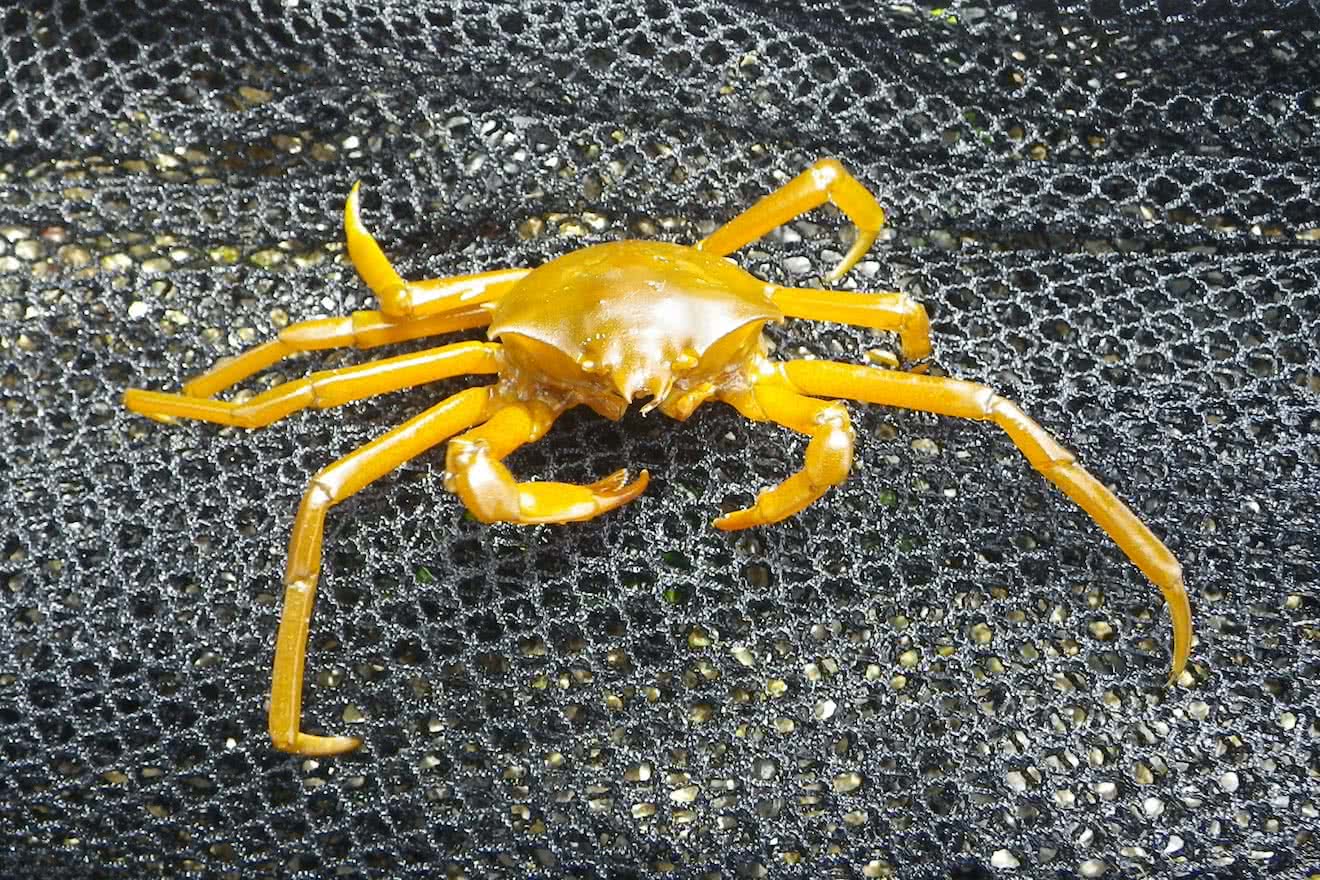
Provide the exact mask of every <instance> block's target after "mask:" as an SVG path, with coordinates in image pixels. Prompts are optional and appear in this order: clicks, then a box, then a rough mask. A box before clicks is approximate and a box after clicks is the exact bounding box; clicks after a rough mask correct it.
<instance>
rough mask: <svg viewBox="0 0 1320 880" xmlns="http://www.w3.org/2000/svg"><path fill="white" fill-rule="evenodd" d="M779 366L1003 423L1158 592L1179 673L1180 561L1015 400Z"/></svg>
mask: <svg viewBox="0 0 1320 880" xmlns="http://www.w3.org/2000/svg"><path fill="white" fill-rule="evenodd" d="M782 369H783V374H784V376H786V377H787V379H788V381H789V382H790V383H792V385H793V386H794V387H795V388H797V389H799V390H800V391H802V392H803V393H805V394H810V395H819V396H825V397H849V398H852V399H854V400H861V401H865V402H866V403H878V404H883V405H886V406H898V407H903V408H904V409H913V410H921V411H923V412H930V413H936V414H938V415H945V416H956V417H958V418H965V419H977V420H980V421H988V422H993V423H994V424H996V425H998V426H999V427H1000V428H1002V429H1003V431H1004V432H1005V433H1006V434H1008V436H1009V438H1010V439H1012V441H1013V443H1014V444H1015V445H1016V446H1017V447H1018V449H1020V450H1021V451H1022V454H1023V455H1025V456H1026V458H1027V461H1028V462H1030V463H1031V466H1032V467H1033V468H1035V469H1036V470H1038V471H1040V473H1041V474H1043V475H1044V476H1045V477H1046V478H1047V479H1048V480H1049V481H1050V482H1052V483H1054V485H1056V486H1058V487H1059V488H1060V489H1062V490H1063V492H1064V493H1065V494H1066V495H1067V496H1068V497H1069V498H1071V499H1072V500H1073V501H1074V502H1076V504H1077V505H1078V506H1079V507H1081V508H1082V510H1084V511H1086V512H1087V513H1088V514H1089V515H1090V516H1091V518H1092V519H1093V520H1095V522H1096V523H1097V524H1098V525H1099V526H1100V527H1101V528H1102V529H1104V530H1105V532H1107V533H1108V534H1109V537H1111V538H1112V539H1113V540H1114V543H1115V544H1117V545H1118V546H1119V548H1120V549H1122V551H1123V552H1124V553H1126V554H1127V557H1128V559H1130V560H1132V562H1133V564H1135V565H1136V566H1137V568H1139V569H1141V571H1142V572H1143V573H1144V574H1145V575H1146V577H1148V578H1149V579H1150V580H1151V582H1152V583H1154V584H1155V586H1157V587H1158V588H1159V589H1160V592H1161V593H1162V594H1163V595H1164V600H1165V602H1167V603H1168V605H1169V614H1170V616H1171V617H1172V618H1173V667H1172V671H1171V672H1170V676H1169V679H1170V681H1172V680H1174V679H1176V678H1177V677H1178V676H1179V675H1181V674H1182V671H1183V667H1184V666H1185V665H1186V663H1187V655H1188V652H1189V651H1190V649H1191V640H1192V611H1191V606H1190V604H1189V602H1188V599H1187V590H1186V588H1185V587H1184V585H1183V578H1182V566H1180V565H1179V564H1178V560H1177V559H1175V558H1174V556H1173V554H1172V553H1170V552H1169V548H1167V547H1165V546H1164V544H1163V542H1161V541H1160V539H1159V538H1157V537H1156V536H1155V534H1154V533H1153V532H1152V531H1151V530H1150V529H1149V528H1148V527H1147V526H1146V524H1145V523H1143V522H1142V521H1141V520H1140V519H1138V518H1137V516H1136V514H1134V513H1133V512H1132V511H1131V510H1129V509H1128V508H1127V506H1126V505H1125V504H1123V502H1122V501H1119V500H1118V498H1116V497H1114V493H1112V492H1110V491H1109V489H1107V488H1106V487H1105V486H1104V484H1103V483H1101V482H1100V481H1099V480H1097V479H1096V478H1095V477H1093V476H1091V474H1089V473H1087V471H1086V469H1085V468H1083V467H1082V466H1081V465H1080V464H1078V463H1077V461H1076V459H1075V458H1074V457H1073V455H1072V453H1070V452H1069V451H1068V450H1066V449H1064V448H1063V447H1062V446H1060V445H1059V443H1058V442H1057V441H1056V440H1055V439H1054V438H1053V437H1051V436H1050V435H1049V433H1048V432H1046V431H1045V429H1044V428H1042V427H1041V426H1040V425H1038V424H1036V423H1035V422H1034V421H1032V420H1031V419H1030V418H1029V417H1028V416H1027V415H1026V414H1025V413H1023V412H1022V410H1021V409H1019V408H1018V407H1017V406H1016V405H1015V404H1013V403H1012V402H1010V401H1008V400H1005V399H1004V398H1002V397H1000V396H999V395H998V394H996V393H995V392H994V390H993V389H991V388H987V387H986V386H984V385H978V384H976V383H975V382H964V381H962V380H959V379H949V378H945V377H941V376H923V375H918V374H914V373H902V372H894V371H892V370H877V369H874V368H871V367H863V366H859V365H856V364H840V363H833V362H830V361H788V362H786V363H784V364H782Z"/></svg>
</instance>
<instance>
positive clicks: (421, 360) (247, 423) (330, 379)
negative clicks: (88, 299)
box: [124, 342, 501, 428]
mask: <svg viewBox="0 0 1320 880" xmlns="http://www.w3.org/2000/svg"><path fill="white" fill-rule="evenodd" d="M500 351H501V347H500V345H499V344H498V343H494V342H456V343H454V344H452V345H445V346H441V347H440V348H429V349H427V350H425V351H419V352H416V353H414V354H404V355H399V356H398V357H393V358H385V359H384V360H379V361H372V362H370V363H366V364H360V365H358V366H354V367H342V368H340V369H338V370H323V371H321V372H319V373H312V374H311V375H310V376H307V377H306V378H303V379H294V380H293V381H291V382H284V383H283V384H280V385H276V386H275V387H274V388H272V389H270V390H269V391H266V392H263V393H262V394H258V395H257V396H255V397H253V398H252V399H251V400H246V401H244V402H242V403H233V402H231V401H228V400H213V399H211V398H207V397H189V396H188V395H186V394H167V393H165V392H161V391H143V390H141V389H139V388H130V389H129V390H128V391H125V392H124V406H126V407H128V408H129V409H131V410H133V411H134V412H137V413H141V414H142V415H145V416H150V417H152V418H156V419H173V418H186V419H201V420H202V421H207V422H216V423H217V424H221V425H236V426H238V427H242V428H260V427H264V426H265V425H269V424H270V423H271V422H275V421H278V420H279V419H282V418H284V417H285V416H288V415H291V414H292V413H295V412H297V411H298V410H301V409H306V408H308V407H316V408H318V409H325V408H327V407H331V406H339V405H340V404H344V403H348V402H349V401H353V400H362V399H363V398H366V397H374V396H376V395H377V394H385V393H387V392H390V391H398V390H400V389H402V388H410V387H412V386H415V385H422V384H425V383H427V382H434V381H437V380H439V379H448V378H451V377H453V376H462V375H466V374H468V373H494V372H496V371H498V370H499V365H500Z"/></svg>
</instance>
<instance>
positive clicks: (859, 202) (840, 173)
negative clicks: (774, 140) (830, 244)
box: [697, 159, 885, 281]
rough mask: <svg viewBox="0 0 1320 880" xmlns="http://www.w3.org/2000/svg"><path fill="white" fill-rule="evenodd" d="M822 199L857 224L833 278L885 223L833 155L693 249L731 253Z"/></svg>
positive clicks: (853, 260)
mask: <svg viewBox="0 0 1320 880" xmlns="http://www.w3.org/2000/svg"><path fill="white" fill-rule="evenodd" d="M826 202H833V203H834V205H835V206H836V207H837V208H838V209H839V210H841V211H843V213H844V214H846V215H848V219H849V220H852V222H853V224H854V225H855V226H856V227H857V238H856V240H854V241H853V245H852V247H851V248H849V250H848V253H847V254H845V255H844V257H843V259H842V260H840V261H839V265H838V266H836V267H835V268H834V270H833V271H832V272H830V273H829V274H828V275H826V276H825V277H826V279H827V280H829V281H838V280H839V279H840V278H842V277H843V275H844V273H845V272H847V271H848V270H849V269H851V268H852V267H853V264H855V263H856V262H857V261H858V260H860V259H861V258H862V255H863V254H865V253H866V252H867V250H869V249H870V247H871V243H872V242H874V241H875V236H876V234H877V233H878V232H879V231H880V227H882V226H884V225H885V211H884V208H881V207H880V203H879V202H877V201H876V200H875V196H873V195H871V193H870V192H869V191H868V190H867V189H866V187H864V186H862V185H861V184H860V183H858V182H857V179H856V178H855V177H853V176H852V175H851V174H849V173H848V172H847V170H846V169H844V167H843V166H842V165H840V164H839V162H838V161H837V160H835V159H821V160H820V161H818V162H815V163H813V164H812V166H811V167H810V168H808V169H807V170H806V171H803V172H802V173H801V174H799V175H798V176H797V177H795V178H793V179H792V180H790V181H789V182H788V183H786V184H784V185H783V186H781V187H780V188H779V189H777V190H775V191H774V192H772V193H770V194H769V195H767V196H765V197H764V198H762V199H761V200H760V201H758V202H757V203H756V204H754V205H752V206H751V207H750V208H748V209H747V210H746V211H743V212H742V213H741V214H739V215H738V216H737V217H734V218H733V219H732V220H730V221H729V222H728V223H725V224H724V225H723V226H721V227H720V228H719V229H716V230H715V231H714V232H712V233H711V234H710V235H708V236H706V237H705V238H704V239H702V241H701V242H700V243H699V244H698V245H697V249H698V250H703V251H709V252H711V253H712V254H717V255H719V256H725V255H726V254H731V253H733V252H734V251H736V250H738V248H740V247H742V246H743V245H745V244H750V243H751V242H753V241H756V239H758V238H760V237H761V236H763V235H765V234H766V233H767V232H769V231H770V230H771V229H774V228H775V227H776V226H782V225H783V224H785V223H787V222H788V221H789V220H792V219H793V218H794V217H796V216H798V215H799V214H804V213H806V212H807V211H810V210H811V209H812V208H819V207H820V206H821V205H823V204H825V203H826Z"/></svg>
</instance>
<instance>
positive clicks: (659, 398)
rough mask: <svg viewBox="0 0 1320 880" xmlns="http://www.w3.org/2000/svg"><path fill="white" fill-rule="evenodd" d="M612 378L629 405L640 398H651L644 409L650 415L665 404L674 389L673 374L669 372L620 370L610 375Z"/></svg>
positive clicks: (620, 394)
mask: <svg viewBox="0 0 1320 880" xmlns="http://www.w3.org/2000/svg"><path fill="white" fill-rule="evenodd" d="M610 378H611V379H612V380H613V381H614V387H615V389H616V390H617V391H618V392H619V396H620V397H622V398H623V399H624V400H626V401H628V402H629V403H632V402H633V401H634V400H636V399H638V398H639V397H650V398H651V399H650V400H649V401H648V402H647V404H646V405H645V406H643V407H642V412H643V413H648V412H650V411H651V410H653V409H655V408H656V407H657V406H659V405H660V404H661V403H663V402H664V400H665V398H666V397H668V396H669V392H670V391H671V390H673V387H674V377H673V374H671V373H670V372H669V371H668V370H664V371H663V372H662V371H660V370H656V369H650V370H638V369H632V370H627V369H618V370H614V371H613V372H612V373H611V374H610Z"/></svg>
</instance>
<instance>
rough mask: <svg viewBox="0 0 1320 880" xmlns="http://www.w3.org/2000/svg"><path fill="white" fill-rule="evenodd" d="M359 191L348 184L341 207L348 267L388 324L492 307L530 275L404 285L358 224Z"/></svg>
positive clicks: (520, 272) (508, 272)
mask: <svg viewBox="0 0 1320 880" xmlns="http://www.w3.org/2000/svg"><path fill="white" fill-rule="evenodd" d="M360 186H361V184H360V183H355V184H353V188H352V189H351V190H350V191H349V193H348V201H347V202H345V203H344V240H345V242H346V243H347V244H348V256H349V259H351V260H352V261H353V266H354V267H355V268H356V269H357V271H358V274H359V275H361V276H362V280H363V282H365V283H366V285H367V287H369V288H371V291H372V292H373V293H375V294H376V297H377V299H379V300H380V307H381V311H383V312H384V313H385V314H386V315H388V316H389V317H391V318H395V319H400V318H422V317H426V316H427V315H436V314H439V313H441V312H450V311H454V310H456V309H463V308H467V307H468V306H475V305H481V304H483V303H489V302H493V301H494V300H496V299H499V298H500V297H501V296H502V295H504V293H506V292H507V291H508V290H509V289H510V288H511V287H513V286H514V285H515V284H517V283H518V282H519V281H521V280H522V279H523V277H524V276H525V275H527V273H528V272H530V271H531V270H530V269H498V270H496V271H494V272H480V273H478V274H475V275H455V276H453V277H452V278H431V279H428V280H426V281H405V280H403V278H401V277H399V273H398V272H396V271H395V270H394V267H393V266H391V265H390V261H389V258H388V257H386V256H385V252H384V251H382V250H381V249H380V245H379V244H378V243H377V242H376V239H375V238H374V237H372V235H371V233H370V232H368V231H367V227H366V226H364V225H363V224H362V213H361V208H360V205H359V200H358V189H359V188H360Z"/></svg>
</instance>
